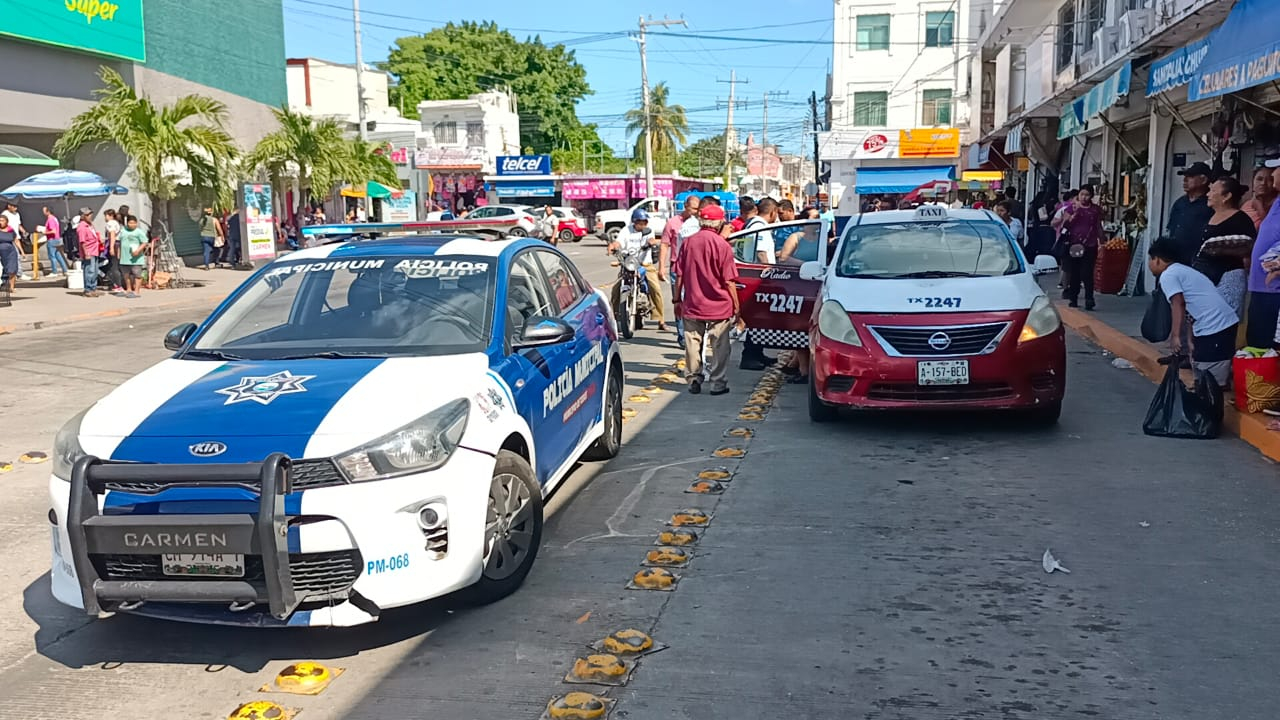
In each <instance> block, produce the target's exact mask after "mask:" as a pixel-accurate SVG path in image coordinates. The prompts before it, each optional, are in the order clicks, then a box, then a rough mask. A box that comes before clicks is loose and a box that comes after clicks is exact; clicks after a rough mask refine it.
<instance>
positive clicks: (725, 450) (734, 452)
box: [711, 447, 747, 458]
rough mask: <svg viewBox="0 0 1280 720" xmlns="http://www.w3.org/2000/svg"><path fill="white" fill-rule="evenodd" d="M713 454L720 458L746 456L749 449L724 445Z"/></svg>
mask: <svg viewBox="0 0 1280 720" xmlns="http://www.w3.org/2000/svg"><path fill="white" fill-rule="evenodd" d="M711 454H712V455H714V456H716V457H718V458H740V457H743V456H745V455H746V454H747V451H746V449H745V448H740V447H722V448H717V449H716V451H715V452H713V453H711Z"/></svg>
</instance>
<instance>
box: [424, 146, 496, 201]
mask: <svg viewBox="0 0 1280 720" xmlns="http://www.w3.org/2000/svg"><path fill="white" fill-rule="evenodd" d="M413 167H414V168H415V169H417V170H420V171H422V172H423V173H425V174H426V181H425V183H423V185H424V186H425V188H426V193H425V197H424V198H423V203H424V209H425V210H427V211H430V210H431V209H432V208H437V209H438V208H445V209H449V210H452V211H453V212H455V213H456V212H459V211H461V210H462V209H464V208H468V207H479V206H481V205H487V204H489V199H488V197H487V195H486V193H485V185H484V150H483V149H482V148H467V149H462V148H445V147H432V148H418V149H417V150H415V151H414V153H413Z"/></svg>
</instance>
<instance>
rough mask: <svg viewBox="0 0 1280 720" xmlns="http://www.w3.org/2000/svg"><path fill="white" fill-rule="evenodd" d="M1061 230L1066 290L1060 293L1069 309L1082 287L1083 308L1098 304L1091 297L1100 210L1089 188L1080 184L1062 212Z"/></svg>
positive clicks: (1099, 229) (1075, 303) (1100, 228)
mask: <svg viewBox="0 0 1280 720" xmlns="http://www.w3.org/2000/svg"><path fill="white" fill-rule="evenodd" d="M1062 223H1063V227H1065V228H1066V231H1067V252H1066V261H1065V262H1064V263H1063V265H1062V268H1063V271H1064V273H1065V274H1066V289H1065V290H1064V291H1063V293H1062V297H1063V299H1065V300H1066V301H1067V302H1068V303H1069V304H1070V305H1071V307H1073V308H1074V307H1080V302H1079V300H1080V286H1081V284H1083V285H1084V309H1085V310H1093V309H1095V308H1096V307H1097V306H1098V304H1097V301H1096V300H1095V298H1094V296H1093V269H1094V265H1096V264H1097V262H1098V246H1099V245H1100V244H1101V243H1102V207H1101V206H1099V205H1098V204H1097V203H1095V202H1094V201H1093V186H1092V185H1084V186H1082V187H1081V188H1080V191H1079V192H1078V193H1076V199H1075V203H1074V204H1073V205H1070V206H1068V207H1066V208H1064V210H1063V217H1062Z"/></svg>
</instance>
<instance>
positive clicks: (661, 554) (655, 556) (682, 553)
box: [644, 547, 692, 567]
mask: <svg viewBox="0 0 1280 720" xmlns="http://www.w3.org/2000/svg"><path fill="white" fill-rule="evenodd" d="M691 559H692V558H691V556H690V555H689V552H688V551H687V550H682V549H680V548H676V547H660V548H655V549H653V550H650V551H649V552H648V554H646V555H645V556H644V561H645V564H647V565H651V566H654V567H683V566H685V565H688V564H689V560H691Z"/></svg>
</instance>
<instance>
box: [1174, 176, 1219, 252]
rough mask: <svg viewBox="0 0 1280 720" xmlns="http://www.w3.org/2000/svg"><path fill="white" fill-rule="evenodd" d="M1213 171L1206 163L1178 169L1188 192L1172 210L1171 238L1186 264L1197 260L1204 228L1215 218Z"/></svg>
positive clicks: (1183, 190)
mask: <svg viewBox="0 0 1280 720" xmlns="http://www.w3.org/2000/svg"><path fill="white" fill-rule="evenodd" d="M1211 172H1212V171H1211V170H1210V169H1209V165H1208V164H1207V163H1202V162H1198V163H1193V164H1192V165H1191V167H1189V168H1186V169H1184V170H1179V171H1178V174H1179V175H1181V176H1182V192H1183V193H1185V194H1184V195H1183V196H1182V197H1180V198H1178V199H1177V200H1176V201H1175V202H1174V203H1173V209H1172V210H1170V211H1169V238H1170V239H1172V240H1173V242H1174V245H1176V246H1177V248H1178V262H1181V263H1182V264H1184V265H1191V264H1192V263H1194V262H1195V259H1196V255H1198V254H1199V253H1200V246H1201V245H1202V244H1203V243H1204V227H1205V225H1208V224H1209V218H1211V217H1213V208H1211V207H1209V182H1210V178H1209V176H1210V173H1211Z"/></svg>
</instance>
